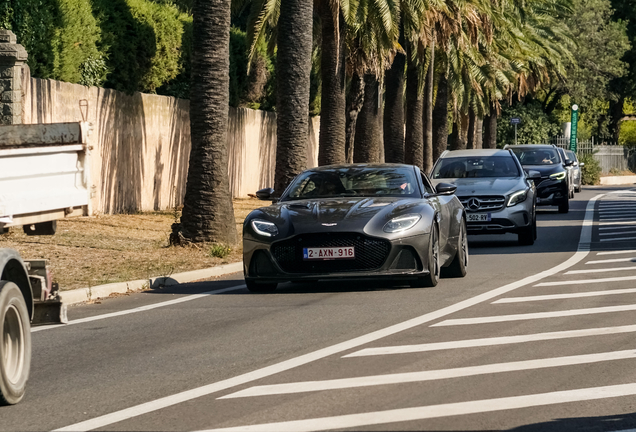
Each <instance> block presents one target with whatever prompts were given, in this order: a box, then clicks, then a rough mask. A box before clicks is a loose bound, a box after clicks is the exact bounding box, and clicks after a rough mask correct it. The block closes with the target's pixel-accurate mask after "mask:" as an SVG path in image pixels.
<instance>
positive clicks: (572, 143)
mask: <svg viewBox="0 0 636 432" xmlns="http://www.w3.org/2000/svg"><path fill="white" fill-rule="evenodd" d="M578 122H579V106H578V105H577V104H574V105H572V123H571V126H570V150H572V151H573V152H574V153H576V126H577V124H578Z"/></svg>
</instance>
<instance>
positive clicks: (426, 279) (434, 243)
mask: <svg viewBox="0 0 636 432" xmlns="http://www.w3.org/2000/svg"><path fill="white" fill-rule="evenodd" d="M428 269H429V273H428V274H427V275H426V276H422V277H420V278H417V279H416V280H414V281H412V282H411V287H413V288H432V287H434V286H437V282H439V273H440V264H439V232H438V229H437V225H435V224H433V227H432V228H431V235H430V238H429V241H428Z"/></svg>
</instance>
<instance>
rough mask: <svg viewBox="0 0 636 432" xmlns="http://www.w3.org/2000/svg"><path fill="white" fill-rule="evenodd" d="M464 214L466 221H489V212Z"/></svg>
mask: <svg viewBox="0 0 636 432" xmlns="http://www.w3.org/2000/svg"><path fill="white" fill-rule="evenodd" d="M466 216H467V219H466V220H467V221H468V222H490V213H475V214H470V213H469V214H468V215H466Z"/></svg>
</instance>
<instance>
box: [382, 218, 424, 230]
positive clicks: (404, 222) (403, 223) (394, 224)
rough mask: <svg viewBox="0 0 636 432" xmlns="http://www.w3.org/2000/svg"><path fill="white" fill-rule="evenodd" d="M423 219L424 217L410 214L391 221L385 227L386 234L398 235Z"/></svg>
mask: <svg viewBox="0 0 636 432" xmlns="http://www.w3.org/2000/svg"><path fill="white" fill-rule="evenodd" d="M420 219H422V215H419V214H408V215H404V216H400V217H396V218H393V219H391V220H390V221H388V222H387V223H386V225H384V232H387V233H396V232H402V231H406V230H408V229H411V228H413V227H414V226H415V224H416V223H418V222H419V221H420Z"/></svg>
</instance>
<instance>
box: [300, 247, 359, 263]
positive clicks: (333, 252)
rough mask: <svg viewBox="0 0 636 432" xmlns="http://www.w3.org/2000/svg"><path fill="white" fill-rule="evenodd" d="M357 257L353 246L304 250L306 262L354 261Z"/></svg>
mask: <svg viewBox="0 0 636 432" xmlns="http://www.w3.org/2000/svg"><path fill="white" fill-rule="evenodd" d="M355 257H356V254H355V248H354V247H353V246H346V247H322V248H320V247H319V248H303V259H305V260H333V259H354V258H355Z"/></svg>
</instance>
